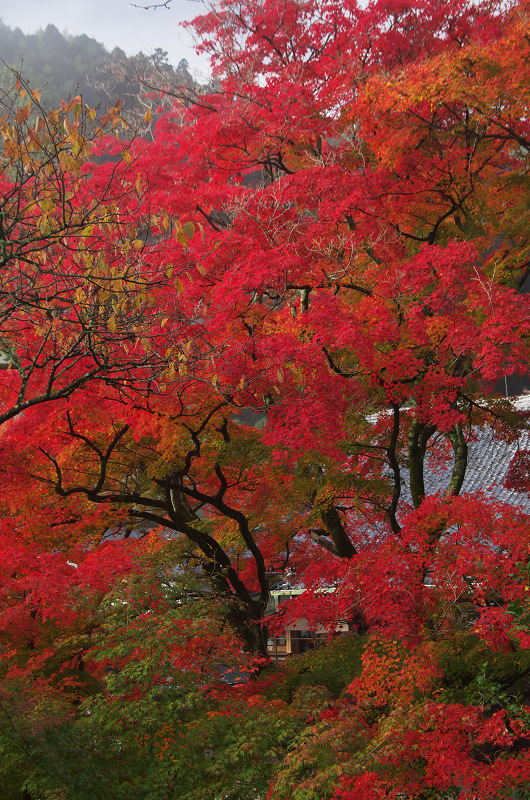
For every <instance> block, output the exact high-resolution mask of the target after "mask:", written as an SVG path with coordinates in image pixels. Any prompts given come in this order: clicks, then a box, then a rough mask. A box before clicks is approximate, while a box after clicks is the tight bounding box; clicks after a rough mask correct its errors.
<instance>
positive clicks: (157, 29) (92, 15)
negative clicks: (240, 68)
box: [0, 0, 208, 73]
mask: <svg viewBox="0 0 530 800" xmlns="http://www.w3.org/2000/svg"><path fill="white" fill-rule="evenodd" d="M135 2H136V3H137V4H138V5H147V4H148V3H149V2H154V0H144V2H142V0H135ZM204 11H205V5H204V3H203V2H201V0H172V2H171V6H170V8H169V9H167V8H157V9H154V10H149V11H145V10H143V9H142V8H135V7H134V5H133V4H132V3H131V2H130V0H18V2H13V0H11V2H6V0H0V19H2V20H3V22H4V23H5V24H6V25H9V26H10V27H11V28H17V27H18V28H21V30H22V31H24V33H35V31H36V30H38V29H39V28H45V27H46V26H47V25H49V24H50V23H52V24H53V25H55V26H56V28H58V29H59V30H60V31H61V33H64V32H67V33H71V34H75V35H77V34H81V33H86V34H87V35H88V36H91V37H93V38H94V39H97V41H98V42H102V43H103V44H104V45H105V47H106V48H107V49H108V50H112V49H113V48H114V47H121V48H122V50H124V51H125V52H126V53H127V55H134V54H135V53H137V52H139V51H140V50H142V51H143V52H144V53H150V52H152V51H153V50H154V49H155V48H156V47H161V48H162V49H163V50H167V52H168V53H169V61H170V63H171V64H174V65H176V64H178V62H179V61H180V59H181V58H185V59H187V60H188V62H189V63H190V65H191V67H192V68H193V69H194V70H200V71H202V72H203V73H204V72H206V71H207V69H208V65H207V62H205V61H204V59H200V58H199V57H198V56H197V55H196V54H195V53H194V51H193V40H192V37H191V35H190V34H189V33H187V32H186V31H185V30H184V29H183V28H181V27H180V26H179V22H180V21H181V20H190V19H193V18H194V17H196V16H198V15H199V14H201V13H203V12H204ZM0 56H1V53H0Z"/></svg>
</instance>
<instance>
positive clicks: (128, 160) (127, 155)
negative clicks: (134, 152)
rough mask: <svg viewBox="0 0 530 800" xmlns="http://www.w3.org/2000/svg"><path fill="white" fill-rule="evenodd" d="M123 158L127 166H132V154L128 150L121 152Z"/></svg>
mask: <svg viewBox="0 0 530 800" xmlns="http://www.w3.org/2000/svg"><path fill="white" fill-rule="evenodd" d="M121 157H122V158H123V160H124V161H125V163H126V164H130V163H131V154H130V153H129V151H128V150H122V151H121Z"/></svg>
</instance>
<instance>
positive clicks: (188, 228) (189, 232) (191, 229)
mask: <svg viewBox="0 0 530 800" xmlns="http://www.w3.org/2000/svg"><path fill="white" fill-rule="evenodd" d="M182 230H183V233H184V236H187V237H188V239H193V235H194V233H195V225H194V224H193V222H185V223H184V225H183V226H182Z"/></svg>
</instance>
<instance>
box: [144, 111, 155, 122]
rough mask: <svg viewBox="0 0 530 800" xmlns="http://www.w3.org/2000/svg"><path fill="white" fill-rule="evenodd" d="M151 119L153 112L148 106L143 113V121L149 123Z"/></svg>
mask: <svg viewBox="0 0 530 800" xmlns="http://www.w3.org/2000/svg"><path fill="white" fill-rule="evenodd" d="M152 119H153V112H152V110H151V109H150V108H148V109H147V111H146V112H145V114H144V122H147V124H148V125H149V123H150V122H151V120H152Z"/></svg>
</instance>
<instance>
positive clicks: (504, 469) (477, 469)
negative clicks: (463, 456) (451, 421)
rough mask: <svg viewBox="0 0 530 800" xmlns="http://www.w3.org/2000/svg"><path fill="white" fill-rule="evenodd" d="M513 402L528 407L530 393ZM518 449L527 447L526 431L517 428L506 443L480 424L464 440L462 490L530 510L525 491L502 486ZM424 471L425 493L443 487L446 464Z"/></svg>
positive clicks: (528, 433)
mask: <svg viewBox="0 0 530 800" xmlns="http://www.w3.org/2000/svg"><path fill="white" fill-rule="evenodd" d="M514 405H515V407H516V408H518V409H519V410H521V411H530V395H523V396H521V397H519V398H517V399H516V400H515V401H514ZM518 449H521V450H527V449H528V450H530V431H521V433H520V435H519V440H518V441H515V442H511V443H507V442H503V441H499V440H498V439H495V438H494V434H493V431H492V430H491V429H490V428H483V429H482V430H481V432H480V433H479V435H478V438H477V440H476V441H471V442H469V444H468V467H467V471H466V477H465V480H464V484H463V486H462V493H463V492H477V491H482V492H484V493H485V494H486V495H488V496H490V497H491V498H492V499H494V500H498V501H501V502H503V503H508V504H509V505H512V506H522V507H523V509H524V510H525V511H527V512H528V513H529V514H530V498H529V497H528V495H526V494H523V493H520V492H516V491H513V490H511V489H506V488H505V486H504V481H505V479H506V476H507V473H508V468H509V466H510V461H511V460H512V458H513V456H514V455H515V454H516V453H517V450H518ZM425 473H426V474H425V493H426V494H435V493H436V492H438V491H443V490H444V489H445V488H446V486H447V484H448V481H449V476H450V466H449V467H448V469H447V470H445V472H444V471H442V472H434V471H432V470H429V468H428V466H427V469H426V470H425ZM407 482H408V481H407ZM406 494H407V492H405V496H406Z"/></svg>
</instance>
